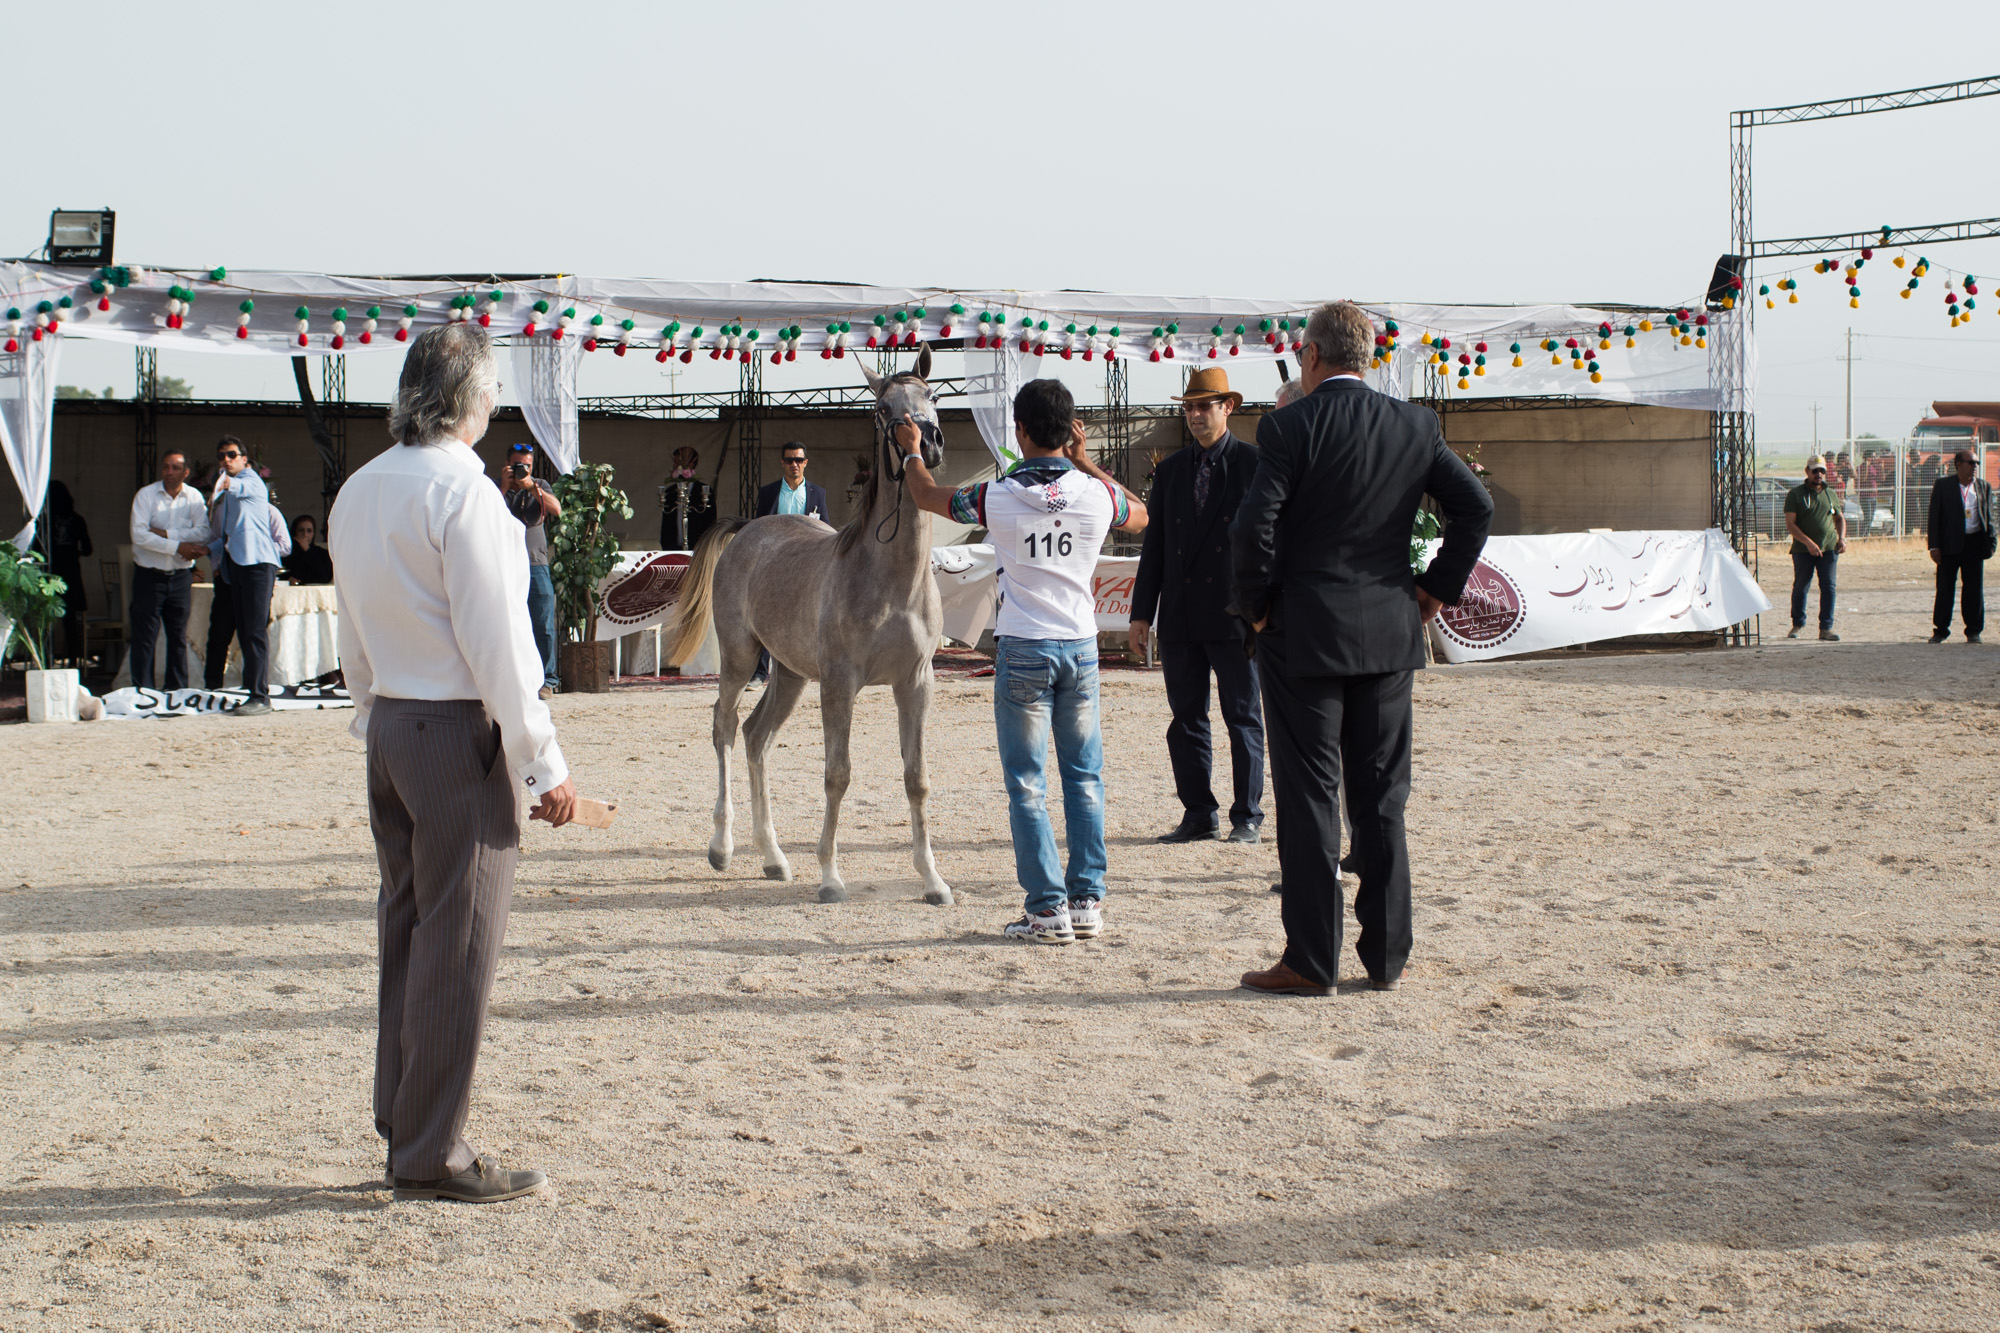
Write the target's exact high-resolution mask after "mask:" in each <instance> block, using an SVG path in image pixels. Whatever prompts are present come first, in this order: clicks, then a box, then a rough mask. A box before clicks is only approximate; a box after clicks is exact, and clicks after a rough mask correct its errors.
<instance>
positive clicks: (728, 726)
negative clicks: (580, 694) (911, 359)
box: [666, 347, 951, 906]
mask: <svg viewBox="0 0 2000 1333" xmlns="http://www.w3.org/2000/svg"><path fill="white" fill-rule="evenodd" d="M930 368H931V352H930V348H928V347H926V348H924V349H923V350H922V351H921V352H919V353H918V354H917V361H916V367H915V369H914V370H913V371H911V372H907V373H902V374H896V375H878V374H876V373H875V372H873V371H871V370H869V369H868V368H867V367H866V366H862V367H861V372H862V374H864V375H866V376H867V377H868V387H869V388H870V389H871V390H873V391H874V394H875V455H874V457H875V466H874V467H873V468H872V469H871V470H870V471H869V474H868V486H867V490H866V492H865V493H864V495H863V496H862V501H861V506H860V508H859V509H858V510H857V511H856V513H855V515H854V517H853V518H851V519H849V520H848V523H847V526H846V527H844V528H842V529H840V530H839V531H838V532H836V531H835V530H834V529H832V528H830V527H828V526H827V525H826V524H824V523H822V522H820V521H819V520H818V519H816V518H809V517H807V516H805V515H802V514H772V515H769V516H767V517H764V518H759V519H754V520H747V521H746V520H744V519H740V518H739V519H729V520H725V521H723V522H720V523H717V524H716V525H715V526H714V527H713V528H711V529H709V531H708V533H707V534H706V535H705V536H703V537H702V539H701V541H700V543H699V544H698V545H697V546H696V547H695V550H694V558H693V560H692V561H691V562H690V564H689V566H688V572H687V577H686V580H685V581H684V582H683V583H682V585H681V596H680V606H679V610H678V613H677V615H676V617H675V620H674V627H673V632H672V638H673V643H672V647H671V648H670V649H669V650H668V653H667V659H666V660H668V661H670V662H684V661H686V660H687V659H688V658H689V657H691V656H693V654H694V652H695V650H696V649H697V648H699V647H700V645H701V642H702V640H703V639H704V638H706V637H707V634H708V627H709V625H710V624H711V623H713V624H714V625H715V633H716V641H717V643H718V645H719V646H720V648H721V653H722V677H721V681H720V683H719V689H718V692H717V695H716V700H715V729H714V735H715V770H716V796H715V835H714V836H713V837H712V838H711V839H710V840H709V844H708V863H709V864H710V865H712V866H714V867H715V868H716V869H717V870H726V869H728V868H729V859H730V856H731V855H732V854H733V853H734V851H735V843H734V841H733V840H732V837H731V833H730V824H731V820H732V813H733V812H732V808H731V805H730V799H729V752H730V751H731V750H732V749H734V748H735V745H736V709H737V700H738V698H739V697H740V696H741V695H742V693H743V689H744V687H745V686H746V685H747V684H748V683H749V680H750V674H751V672H752V671H754V670H755V669H756V666H757V656H758V653H759V652H760V651H765V652H769V653H770V654H771V680H770V684H769V685H768V686H767V687H766V688H765V690H764V697H763V698H762V699H760V700H758V702H757V707H756V708H755V709H753V710H752V711H751V714H750V720H749V721H748V722H747V723H746V724H745V725H744V728H743V733H744V753H745V757H746V758H747V759H748V760H749V766H750V823H751V829H752V831H753V832H754V834H755V835H756V839H757V849H758V851H759V852H760V853H762V855H763V858H764V874H765V875H766V876H767V877H769V878H771V879H790V878H791V877H792V866H791V862H790V861H788V860H786V858H785V853H784V850H783V849H782V848H781V847H779V846H778V835H777V832H776V830H775V829H774V828H773V827H772V823H771V796H770V787H769V784H768V783H767V781H766V779H765V771H764V761H765V758H766V756H767V755H768V754H769V753H770V749H771V741H772V740H773V739H774V738H775V737H776V736H777V734H778V728H779V727H781V726H783V725H784V724H785V719H786V718H787V717H789V716H791V712H792V709H793V707H794V706H795V705H796V704H797V703H798V701H799V695H800V694H801V693H802V692H803V691H804V689H805V684H806V682H807V681H808V680H817V681H818V682H819V691H820V705H819V707H820V719H821V722H822V724H823V725H824V727H825V729H826V817H825V821H824V822H823V823H822V824H821V826H820V835H819V900H820V901H821V902H823V903H837V902H843V901H845V900H846V898H847V886H846V884H844V883H843V882H842V881H841V878H840V868H839V865H838V863H837V859H836V844H835V838H834V834H835V830H836V829H837V828H838V827H839V824H840V801H841V798H842V797H843V796H845V795H846V793H847V783H848V777H849V771H850V770H849V764H848V757H847V737H848V731H849V729H850V728H851V727H852V725H853V722H854V699H855V696H856V695H857V694H859V693H860V692H861V688H862V687H863V686H865V685H887V686H889V687H890V688H891V689H893V690H894V691H895V694H896V717H897V722H898V724H899V728H900V730H901V733H902V742H903V791H904V794H905V795H907V796H908V797H909V801H910V844H911V845H910V853H911V859H912V860H913V861H914V862H915V864H916V867H917V873H918V874H919V875H921V876H922V877H923V881H924V900H925V901H926V902H932V903H937V904H939V905H940V906H946V905H949V904H950V902H951V887H950V886H949V885H947V884H946V883H945V882H944V880H943V878H941V877H940V876H939V875H938V872H937V866H936V864H935V863H934V862H933V861H932V859H931V839H930V829H929V826H928V824H927V823H926V821H925V816H924V803H925V801H926V800H927V798H928V797H929V795H930V777H929V774H928V772H927V771H926V770H925V767H924V718H925V715H926V714H927V713H928V712H929V711H930V702H931V655H932V653H933V652H935V651H936V649H937V644H938V635H939V631H940V630H941V628H942V626H943V624H944V615H943V611H942V609H941V608H940V607H939V605H938V593H937V583H936V582H935V580H933V579H932V577H931V516H930V515H929V514H927V513H924V512H923V511H922V510H920V509H918V508H917V507H916V505H915V504H914V503H912V502H911V500H910V498H909V496H908V494H907V493H906V492H905V491H904V489H903V487H902V485H901V481H902V464H903V460H902V454H901V451H900V450H899V449H897V447H896V444H895V440H894V433H893V431H892V430H891V429H890V427H891V424H892V423H894V422H899V421H901V420H902V419H903V417H904V416H905V415H908V416H909V417H910V418H911V419H913V420H914V421H915V422H916V423H917V426H918V430H919V432H920V433H921V435H922V441H923V442H922V446H921V448H922V453H923V459H924V464H925V466H927V467H931V468H935V467H937V466H938V465H939V464H940V463H942V462H943V461H944V436H943V433H942V432H941V431H940V430H939V428H938V418H937V408H936V406H935V405H934V404H933V402H932V401H931V392H930V386H929V385H928V384H927V383H926V382H925V381H926V380H927V378H928V377H929V375H930Z"/></svg>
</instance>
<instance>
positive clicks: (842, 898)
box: [819, 884, 847, 903]
mask: <svg viewBox="0 0 2000 1333" xmlns="http://www.w3.org/2000/svg"><path fill="white" fill-rule="evenodd" d="M819 900H820V901H821V902H823V903H844V902H846V901H847V890H846V889H845V888H842V887H841V886H840V885H838V884H822V885H820V886H819Z"/></svg>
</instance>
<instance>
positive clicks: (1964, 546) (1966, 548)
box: [1930, 449, 1994, 643]
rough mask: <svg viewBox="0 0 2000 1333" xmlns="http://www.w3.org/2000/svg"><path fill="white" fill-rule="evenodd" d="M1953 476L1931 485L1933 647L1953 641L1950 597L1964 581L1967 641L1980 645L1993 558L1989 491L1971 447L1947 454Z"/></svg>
mask: <svg viewBox="0 0 2000 1333" xmlns="http://www.w3.org/2000/svg"><path fill="white" fill-rule="evenodd" d="M1951 461H1952V466H1953V469H1954V470H1955V472H1956V474H1957V475H1955V476H1944V477H1939V478H1938V479H1937V481H1936V482H1935V483H1934V484H1933V485H1932V486H1931V519H1930V533H1931V539H1930V547H1931V563H1932V564H1934V565H1936V566H1937V603H1936V605H1935V606H1933V607H1932V608H1931V624H1932V625H1933V626H1935V628H1934V629H1933V630H1932V632H1931V642H1932V643H1943V642H1944V641H1945V640H1946V639H1949V638H1950V637H1951V594H1952V591H1953V585H1954V584H1958V583H1960V582H1963V584H1964V588H1965V595H1964V598H1963V607H1962V609H1963V611H1964V613H1965V641H1966V642H1967V643H1978V642H1979V636H1980V634H1981V633H1983V632H1984V631H1985V629H1986V561H1987V560H1988V559H1990V558H1991V557H1992V555H1993V544H1994V529H1993V492H1992V489H1991V488H1990V487H1989V486H1987V484H1986V483H1985V482H1984V481H1982V480H1981V479H1980V478H1979V476H1978V472H1979V464H1978V462H1977V461H1976V460H1975V459H1974V458H1973V456H1972V451H1971V450H1970V449H1960V450H1959V451H1958V452H1957V453H1955V454H1953V455H1952V456H1951Z"/></svg>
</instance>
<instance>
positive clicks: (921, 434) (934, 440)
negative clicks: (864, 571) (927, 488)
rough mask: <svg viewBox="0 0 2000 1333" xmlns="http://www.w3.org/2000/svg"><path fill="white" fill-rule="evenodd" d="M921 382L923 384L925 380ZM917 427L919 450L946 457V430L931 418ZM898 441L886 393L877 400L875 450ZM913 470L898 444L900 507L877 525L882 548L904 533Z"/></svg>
mask: <svg viewBox="0 0 2000 1333" xmlns="http://www.w3.org/2000/svg"><path fill="white" fill-rule="evenodd" d="M919 382H920V383H921V381H919ZM914 424H915V425H916V428H917V436H918V440H919V447H920V448H921V447H923V446H932V447H935V448H936V449H937V451H938V455H939V457H943V455H944V430H943V429H942V428H941V427H940V426H939V425H938V424H937V422H935V421H932V420H930V419H928V418H922V419H918V420H916V421H915V423H914ZM895 439H896V423H894V422H892V421H890V420H889V399H888V396H887V395H886V394H885V395H884V396H882V397H880V398H877V399H876V400H875V448H876V450H877V452H880V451H881V450H882V449H883V448H884V447H885V446H887V445H890V444H894V443H895ZM909 470H910V456H909V455H908V454H906V453H904V452H903V448H902V446H901V445H896V470H895V473H894V480H895V482H896V507H895V509H894V510H893V511H891V514H889V515H884V516H883V517H882V518H881V519H880V520H879V521H877V523H876V524H875V543H876V545H878V546H887V545H888V544H889V543H890V542H893V541H895V540H896V538H897V537H898V536H899V535H900V534H901V533H902V531H903V478H904V476H905V474H907V473H908V472H909ZM892 516H893V517H894V518H895V520H896V525H895V526H894V527H893V528H890V529H889V535H888V536H886V537H884V536H883V535H882V529H883V528H884V527H887V526H888V523H889V518H890V517H892Z"/></svg>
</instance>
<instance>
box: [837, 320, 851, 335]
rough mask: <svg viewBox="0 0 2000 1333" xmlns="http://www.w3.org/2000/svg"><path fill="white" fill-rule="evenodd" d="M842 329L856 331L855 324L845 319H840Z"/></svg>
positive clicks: (849, 331)
mask: <svg viewBox="0 0 2000 1333" xmlns="http://www.w3.org/2000/svg"><path fill="white" fill-rule="evenodd" d="M840 331H841V332H842V333H852V332H854V326H853V325H852V324H850V323H848V322H847V321H846V320H844V319H843V320H841V321H840Z"/></svg>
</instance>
